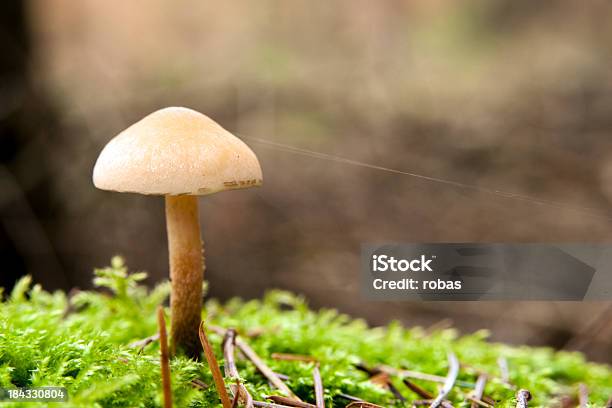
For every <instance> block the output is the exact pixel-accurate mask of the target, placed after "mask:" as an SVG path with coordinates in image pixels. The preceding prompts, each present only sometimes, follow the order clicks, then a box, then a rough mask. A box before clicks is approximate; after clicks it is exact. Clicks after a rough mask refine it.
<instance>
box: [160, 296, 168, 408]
mask: <svg viewBox="0 0 612 408" xmlns="http://www.w3.org/2000/svg"><path fill="white" fill-rule="evenodd" d="M157 324H158V326H159V349H160V365H161V378H162V388H163V390H164V408H172V389H171V383H170V360H169V357H168V356H169V353H168V334H167V333H166V319H165V318H164V308H163V307H161V306H159V307H158V308H157Z"/></svg>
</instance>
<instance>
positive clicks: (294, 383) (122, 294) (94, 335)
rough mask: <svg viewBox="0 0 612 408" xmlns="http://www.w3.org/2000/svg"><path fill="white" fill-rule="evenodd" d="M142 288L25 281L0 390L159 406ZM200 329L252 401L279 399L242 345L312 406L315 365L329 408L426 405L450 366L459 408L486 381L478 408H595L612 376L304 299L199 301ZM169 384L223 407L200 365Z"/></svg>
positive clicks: (165, 291) (183, 365) (184, 403)
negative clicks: (58, 391) (355, 403)
mask: <svg viewBox="0 0 612 408" xmlns="http://www.w3.org/2000/svg"><path fill="white" fill-rule="evenodd" d="M145 277H146V275H145V274H144V273H128V270H127V268H126V266H125V265H124V264H123V262H122V261H121V259H120V258H115V259H113V261H112V265H111V266H110V267H107V268H103V269H99V270H96V271H95V280H94V283H95V284H96V286H98V287H99V288H100V290H98V291H80V292H76V293H74V294H73V295H72V296H67V295H66V294H65V293H64V292H61V291H57V292H53V293H49V292H46V291H45V290H43V288H41V287H40V286H39V285H36V284H32V282H31V279H30V278H29V277H25V278H23V279H21V280H20V281H19V282H18V283H17V284H16V285H15V287H14V289H13V290H12V291H11V292H10V293H7V294H5V300H4V301H3V302H2V303H0V388H5V389H8V388H11V389H12V388H16V387H41V386H57V387H66V389H67V392H68V395H69V399H68V402H67V403H64V404H63V405H61V406H69V407H88V408H89V407H161V406H162V404H163V393H162V389H163V386H162V380H161V374H160V371H161V370H160V359H159V355H160V349H159V341H158V340H157V339H156V337H154V336H153V335H154V334H155V333H157V332H158V325H157V313H156V311H157V308H158V306H159V305H160V304H164V303H165V302H166V301H167V298H168V295H169V293H170V284H169V283H168V282H163V283H160V284H158V285H157V286H155V287H154V288H153V289H151V290H147V289H146V287H145V286H143V285H141V284H140V282H141V281H142V280H143V279H144V278H145ZM166 313H167V311H166ZM202 318H203V320H204V321H205V322H206V329H207V333H208V338H209V341H210V345H211V349H212V351H213V352H214V355H215V358H216V360H217V361H218V363H219V365H220V366H221V370H222V372H225V384H226V385H227V387H228V388H229V387H231V386H234V385H235V384H236V379H235V378H233V377H232V376H229V374H230V373H228V372H227V371H226V370H225V368H226V367H227V366H228V360H226V358H225V354H224V347H223V344H224V340H225V346H226V347H225V349H227V348H229V345H231V344H234V343H232V342H231V339H232V338H231V337H230V338H229V339H230V340H228V337H227V334H228V330H229V329H233V331H234V333H235V334H234V335H235V338H234V341H235V346H234V347H235V348H236V351H235V352H234V353H233V355H234V356H235V358H234V361H233V364H235V370H236V371H237V373H238V375H239V382H240V384H241V386H243V387H244V388H245V389H246V390H247V391H248V393H249V395H251V397H252V398H253V400H254V401H268V402H270V401H273V400H269V399H267V397H274V398H276V399H277V400H279V401H280V399H279V398H282V397H286V396H285V395H283V394H282V393H281V392H280V391H279V390H278V389H277V388H276V387H273V386H271V385H270V384H269V382H268V378H267V377H266V376H265V375H263V374H262V373H261V372H260V371H259V370H258V369H257V368H256V366H255V364H253V362H252V361H251V360H250V359H249V358H248V357H246V354H244V352H243V351H242V349H240V347H241V344H244V345H246V346H247V347H248V348H249V349H250V350H252V352H253V353H254V354H255V355H256V356H258V358H259V359H260V360H261V363H263V364H265V365H266V366H267V367H269V368H270V370H271V371H272V372H274V373H276V375H277V376H278V377H279V378H280V379H281V380H282V382H283V384H285V385H286V387H287V388H288V389H289V390H291V392H293V393H295V395H296V396H297V397H299V399H301V400H302V401H303V402H305V403H308V404H312V405H314V404H316V401H317V396H316V391H315V390H316V387H315V376H314V371H315V367H317V369H318V371H319V373H320V379H321V383H322V386H323V399H324V402H325V406H326V407H332V406H334V407H344V406H346V405H348V404H349V403H351V399H360V400H365V401H368V402H370V403H373V404H377V405H379V406H383V407H410V406H412V403H413V402H414V401H415V400H423V399H428V397H430V398H435V397H436V396H437V395H438V394H439V389H440V387H441V386H442V384H443V382H444V381H445V379H446V378H447V377H448V375H449V372H450V364H451V361H450V360H449V355H454V356H456V358H457V361H458V362H459V370H458V373H457V377H456V379H455V381H454V385H453V387H452V388H451V389H450V392H449V393H448V395H446V396H445V399H446V400H447V401H448V404H452V406H455V407H468V406H470V405H471V402H470V401H471V399H470V398H472V399H473V396H474V392H475V391H476V390H475V387H477V384H478V383H481V382H482V381H481V378H482V377H483V376H485V377H486V381H485V382H484V390H483V391H482V394H481V396H480V399H479V401H480V402H484V403H492V404H494V406H496V407H515V406H516V405H517V395H518V394H519V391H520V390H528V391H529V393H530V395H531V400H530V401H528V404H529V407H554V406H562V405H561V403H562V402H565V404H567V405H565V406H576V405H577V401H578V398H579V396H580V395H581V392H582V393H584V391H585V390H586V391H587V394H588V401H589V403H590V404H591V405H590V406H592V407H604V406H606V405H605V404H606V401H607V400H608V398H609V397H610V396H611V395H612V369H611V368H610V367H608V366H605V365H600V364H594V363H590V362H587V361H585V359H584V357H583V356H582V355H581V354H579V353H569V352H555V351H554V350H552V349H549V348H530V347H526V346H517V347H512V346H508V345H504V344H496V343H490V342H488V341H487V333H486V332H485V331H479V332H476V333H473V334H470V335H466V336H458V335H457V333H456V331H454V330H452V329H446V330H437V331H433V332H427V331H425V330H423V329H421V328H418V327H416V328H404V327H402V326H401V325H400V324H399V323H392V324H390V325H389V326H386V327H378V328H370V327H368V326H367V325H366V323H365V322H364V321H362V320H358V319H352V318H350V317H348V316H346V315H343V314H339V313H338V312H336V311H335V310H330V309H323V310H319V311H313V310H311V309H309V307H308V305H307V303H306V301H305V299H304V298H302V297H300V296H296V295H293V294H290V293H287V292H283V291H271V292H269V293H268V294H267V295H266V296H265V297H264V298H263V299H261V300H250V301H245V300H241V299H233V300H230V301H229V302H227V303H225V304H220V303H219V302H217V301H215V300H209V301H208V302H207V303H206V305H205V307H204V308H203V309H202ZM228 341H230V343H228ZM287 356H292V357H287ZM235 374H236V373H235V372H232V375H235ZM170 379H171V385H172V400H173V403H174V406H175V407H220V406H221V403H220V400H219V395H218V393H217V391H216V389H215V387H214V385H213V384H214V381H213V377H212V374H211V371H210V368H209V366H208V364H207V363H206V362H205V359H204V357H203V356H202V355H200V356H199V358H198V359H197V360H194V359H190V358H188V357H186V356H185V355H183V354H177V355H175V356H173V357H172V358H171V359H170ZM408 384H410V387H409V386H408ZM415 390H416V391H415ZM230 391H231V390H230ZM520 396H521V398H523V397H524V395H522V394H520ZM400 397H401V398H400ZM402 398H403V399H405V401H402ZM486 401H488V402H486ZM2 404H3V405H6V406H10V407H43V406H58V404H57V403H55V405H53V404H47V403H27V404H26V403H2V402H0V405H2ZM571 404H573V405H571ZM240 405H242V403H240ZM283 405H284V404H283Z"/></svg>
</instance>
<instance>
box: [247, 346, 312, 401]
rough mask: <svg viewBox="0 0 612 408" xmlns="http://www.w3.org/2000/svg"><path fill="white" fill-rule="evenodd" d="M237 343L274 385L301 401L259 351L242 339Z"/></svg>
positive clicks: (295, 399)
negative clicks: (265, 361) (261, 356)
mask: <svg viewBox="0 0 612 408" xmlns="http://www.w3.org/2000/svg"><path fill="white" fill-rule="evenodd" d="M236 345H237V346H238V348H239V349H240V351H242V354H244V355H245V357H246V358H248V359H249V360H251V362H252V363H253V364H254V365H255V367H257V369H258V370H259V372H260V373H262V374H263V375H264V376H265V377H266V378H267V379H268V380H269V381H270V382H271V383H272V385H274V386H275V387H276V388H278V389H279V390H280V391H282V392H283V393H284V394H286V395H288V396H289V397H290V398H291V399H293V400H294V401H301V400H300V399H299V398H298V396H297V395H295V394H294V393H293V391H291V390H290V389H289V387H287V385H286V384H285V383H284V382H283V381H282V380H281V379H280V378H278V376H277V375H276V374H275V373H274V371H272V369H271V368H270V367H268V366H267V365H266V363H264V362H263V360H262V359H261V358H259V356H258V355H257V353H255V351H253V349H252V348H251V347H249V345H248V344H246V343H245V342H243V341H241V340H240V339H236Z"/></svg>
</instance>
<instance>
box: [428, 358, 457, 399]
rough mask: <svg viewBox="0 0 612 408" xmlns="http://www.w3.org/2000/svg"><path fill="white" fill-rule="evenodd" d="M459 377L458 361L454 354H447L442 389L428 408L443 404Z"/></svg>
mask: <svg viewBox="0 0 612 408" xmlns="http://www.w3.org/2000/svg"><path fill="white" fill-rule="evenodd" d="M458 375H459V360H458V359H457V356H456V355H455V354H454V353H448V374H447V375H446V380H445V381H444V385H443V386H442V389H441V390H440V392H439V393H438V396H437V397H436V399H434V400H433V402H432V403H431V405H430V406H429V408H438V407H439V406H440V405H442V402H444V399H445V398H446V396H447V395H448V394H449V393H450V392H451V390H452V389H453V387H454V386H455V381H457V376H458Z"/></svg>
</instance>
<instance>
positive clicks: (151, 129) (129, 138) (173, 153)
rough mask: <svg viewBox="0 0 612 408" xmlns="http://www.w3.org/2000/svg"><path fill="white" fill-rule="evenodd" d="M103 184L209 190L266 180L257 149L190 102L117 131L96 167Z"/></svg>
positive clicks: (136, 189)
mask: <svg viewBox="0 0 612 408" xmlns="http://www.w3.org/2000/svg"><path fill="white" fill-rule="evenodd" d="M93 182H94V185H95V186H96V187H97V188H100V189H102V190H113V191H120V192H131V193H140V194H155V195H181V194H190V195H205V194H212V193H216V192H219V191H225V190H233V189H239V188H248V187H254V186H260V185H261V183H262V174H261V167H260V165H259V161H258V160H257V157H256V156H255V153H253V151H252V150H251V149H250V148H249V147H248V146H247V145H246V144H245V143H244V142H243V141H242V140H240V139H238V138H237V137H236V136H234V135H232V134H231V133H230V132H228V131H227V130H225V129H223V128H222V127H221V126H220V125H219V124H218V123H217V122H215V121H214V120H212V119H210V118H209V117H208V116H206V115H203V114H201V113H199V112H196V111H194V110H192V109H188V108H179V107H171V108H164V109H160V110H158V111H155V112H153V113H151V114H150V115H148V116H146V117H145V118H143V119H141V120H140V121H139V122H136V123H135V124H133V125H132V126H130V127H129V128H127V129H125V130H124V131H123V132H121V133H119V134H118V135H117V136H115V137H114V138H113V139H112V140H111V141H110V142H108V144H107V145H106V146H105V147H104V149H102V152H101V153H100V156H99V157H98V160H97V161H96V165H95V166H94V170H93Z"/></svg>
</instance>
